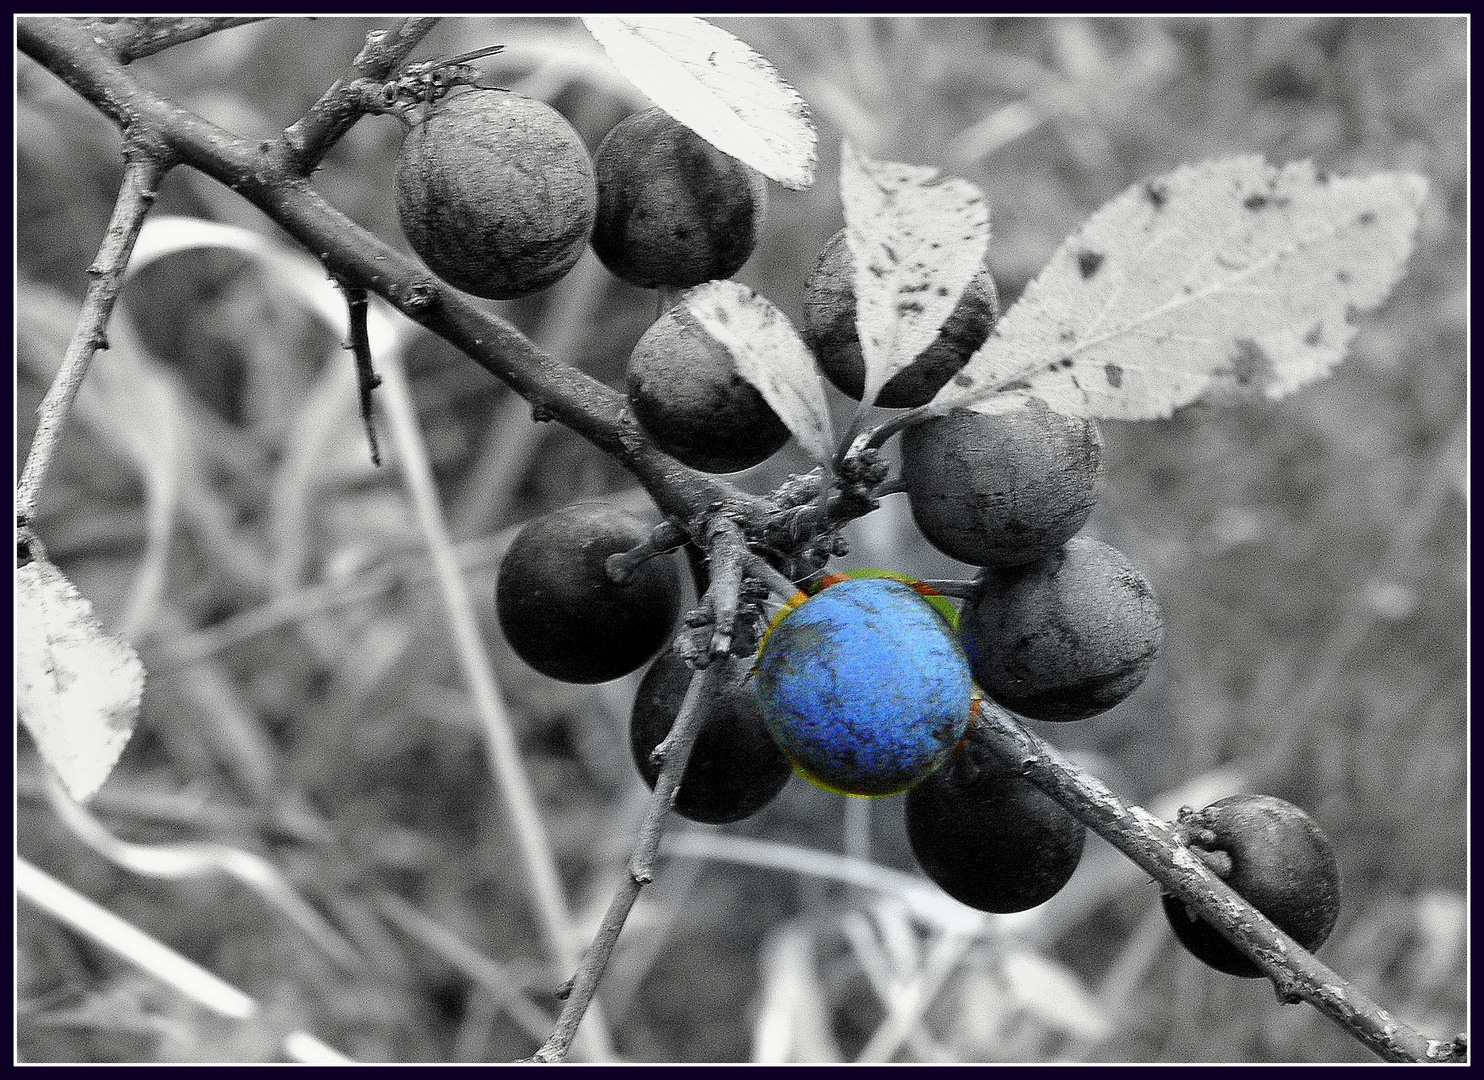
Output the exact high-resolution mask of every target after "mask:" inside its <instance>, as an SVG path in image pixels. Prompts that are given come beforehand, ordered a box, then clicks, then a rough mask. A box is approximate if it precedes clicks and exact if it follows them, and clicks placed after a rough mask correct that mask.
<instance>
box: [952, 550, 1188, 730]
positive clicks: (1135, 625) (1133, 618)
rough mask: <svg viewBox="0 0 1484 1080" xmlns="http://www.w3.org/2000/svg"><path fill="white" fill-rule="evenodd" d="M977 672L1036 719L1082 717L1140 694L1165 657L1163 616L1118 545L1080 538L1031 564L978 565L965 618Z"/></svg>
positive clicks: (996, 694)
mask: <svg viewBox="0 0 1484 1080" xmlns="http://www.w3.org/2000/svg"><path fill="white" fill-rule="evenodd" d="M958 629H959V638H960V640H961V641H962V642H963V646H964V651H965V652H966V653H967V654H968V656H969V664H970V666H971V667H972V668H973V671H974V678H975V680H977V681H978V683H979V686H980V687H981V688H982V689H983V690H984V692H985V693H986V694H988V695H989V696H990V697H992V698H994V700H995V701H997V702H999V703H1000V704H1001V705H1003V706H1005V708H1007V709H1010V710H1012V711H1014V712H1017V713H1020V714H1021V715H1022V716H1029V717H1031V718H1032V719H1034V720H1082V719H1085V718H1086V717H1089V716H1095V715H1096V714H1098V713H1100V712H1106V711H1107V710H1108V709H1111V708H1112V707H1113V706H1114V705H1117V704H1118V703H1119V702H1120V701H1122V700H1123V699H1124V698H1126V697H1128V695H1129V694H1131V693H1133V692H1134V690H1135V689H1136V688H1137V687H1138V685H1139V684H1140V683H1142V682H1143V681H1144V676H1146V675H1147V674H1149V669H1150V667H1151V666H1153V664H1154V659H1155V657H1156V656H1158V655H1159V648H1160V645H1161V644H1163V642H1164V617H1163V616H1162V615H1161V613H1160V609H1159V598H1158V597H1157V596H1156V595H1155V593H1154V588H1153V587H1152V586H1151V585H1150V584H1149V582H1148V580H1147V579H1146V578H1145V577H1144V575H1143V574H1141V573H1139V571H1138V570H1137V569H1136V568H1135V567H1134V565H1133V563H1131V562H1129V560H1128V557H1127V556H1126V555H1124V554H1123V552H1121V551H1119V550H1118V549H1117V548H1113V547H1109V546H1108V545H1107V544H1104V543H1102V542H1101V541H1098V540H1091V539H1088V538H1086V537H1081V536H1074V537H1073V538H1072V539H1071V540H1068V541H1067V543H1066V545H1065V546H1064V547H1063V548H1062V549H1061V550H1060V551H1058V552H1056V553H1055V554H1053V555H1048V556H1046V558H1044V559H1039V560H1037V561H1036V562H1033V563H1028V564H1026V565H1025V566H1011V567H999V568H989V569H985V570H982V571H980V573H979V576H978V578H976V579H975V582H974V590H973V595H972V596H971V597H970V599H969V601H968V603H966V604H965V605H964V608H963V611H962V612H961V614H960V616H959V627H958Z"/></svg>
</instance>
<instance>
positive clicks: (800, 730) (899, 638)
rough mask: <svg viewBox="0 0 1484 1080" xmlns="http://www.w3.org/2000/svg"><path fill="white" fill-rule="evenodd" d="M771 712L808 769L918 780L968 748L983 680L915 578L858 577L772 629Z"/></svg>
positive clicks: (846, 788) (780, 737) (795, 759)
mask: <svg viewBox="0 0 1484 1080" xmlns="http://www.w3.org/2000/svg"><path fill="white" fill-rule="evenodd" d="M755 683H756V689H757V694H758V700H759V701H760V702H761V703H762V707H763V721H764V723H765V724H767V727H768V731H769V733H770V734H771V735H772V736H773V739H774V741H775V742H777V743H778V746H779V748H780V749H781V750H782V751H783V753H784V755H785V756H786V757H787V758H788V759H789V761H790V762H791V763H792V765H793V767H794V771H795V772H797V773H798V774H799V775H801V776H803V777H804V778H805V779H806V780H808V781H810V782H811V783H813V784H816V785H818V786H819V787H822V788H825V789H827V790H830V791H836V792H841V793H843V794H846V795H895V794H897V793H898V792H902V791H906V790H907V789H908V788H910V787H911V786H912V785H913V784H916V783H917V782H918V781H919V780H921V779H923V777H925V776H927V775H928V774H929V773H931V772H932V771H933V770H934V769H936V768H937V767H938V766H939V765H941V764H943V762H944V761H946V760H947V759H948V758H949V757H950V756H951V755H952V753H953V752H954V750H955V749H956V748H957V746H958V744H959V741H960V740H961V739H962V738H963V736H964V733H965V732H966V731H967V730H968V726H969V720H970V716H971V708H972V697H973V691H974V680H973V677H972V676H971V675H970V673H969V664H968V661H967V660H966V659H965V657H964V653H963V649H962V647H961V646H960V645H959V643H958V641H957V639H956V638H955V636H954V634H953V631H952V629H951V628H950V627H949V625H948V623H947V622H946V621H945V620H944V619H943V617H942V616H941V615H939V613H938V612H937V611H936V610H935V609H934V608H933V607H932V605H931V604H929V603H928V602H927V601H926V600H925V599H924V598H923V597H922V596H920V595H918V593H917V592H916V591H915V590H914V589H913V588H912V587H911V586H910V585H906V584H904V583H902V582H900V581H895V580H891V579H887V578H851V579H848V580H845V581H841V582H840V583H838V584H835V585H831V586H830V587H829V588H827V589H825V590H824V591H822V592H820V593H819V594H818V595H816V596H813V597H810V598H809V599H808V600H806V601H804V602H803V603H802V604H801V605H799V607H798V608H797V609H796V610H794V611H792V612H790V613H789V614H788V615H787V616H786V617H785V618H784V619H783V620H782V621H780V622H778V623H777V624H776V625H775V626H774V627H773V628H772V630H771V631H770V632H769V634H768V636H767V637H766V639H765V640H764V641H763V645H762V648H761V650H759V654H758V662H757V672H756V677H755Z"/></svg>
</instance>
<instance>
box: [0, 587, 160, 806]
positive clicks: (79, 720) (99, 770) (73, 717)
mask: <svg viewBox="0 0 1484 1080" xmlns="http://www.w3.org/2000/svg"><path fill="white" fill-rule="evenodd" d="M15 579H16V610H15V692H16V707H17V710H18V711H19V713H20V717H21V722H22V723H23V724H25V725H26V730H28V731H29V732H30V733H31V737H32V738H33V739H35V740H36V746H37V748H38V749H39V750H40V751H41V756H42V758H43V759H44V760H45V761H46V763H47V764H48V765H49V766H51V768H52V770H53V771H54V772H56V774H57V776H58V777H59V778H60V779H61V781H62V784H63V786H65V787H66V789H67V793H68V794H69V795H71V796H72V798H74V799H76V800H78V801H79V802H81V801H82V800H84V799H87V798H89V797H90V796H91V795H92V794H93V793H94V792H96V791H97V790H98V789H99V788H100V787H102V786H103V781H105V780H107V779H108V774H109V773H110V772H112V771H113V766H114V765H115V764H116V763H117V761H118V759H119V755H120V754H122V753H123V751H124V746H125V744H126V743H128V741H129V736H130V735H132V734H133V733H134V723H135V721H136V720H137V719H138V718H139V701H140V698H141V696H142V695H143V693H144V665H143V664H142V663H140V661H139V656H138V654H136V653H135V652H134V650H133V648H131V647H130V646H129V645H128V644H127V643H126V642H123V641H120V640H119V639H117V638H114V637H110V636H109V635H108V634H107V633H105V632H104V630H103V627H101V626H100V625H98V620H97V619H96V618H95V617H94V615H93V605H92V604H90V603H89V602H88V601H87V600H86V599H84V598H83V596H82V595H81V594H80V593H79V592H78V591H77V589H76V588H75V587H74V586H73V584H72V582H70V581H68V580H67V578H66V576H65V575H64V574H63V573H62V572H61V571H60V570H58V569H57V568H56V567H55V566H53V565H52V564H51V563H49V562H47V561H46V560H44V559H34V560H33V561H31V562H29V563H27V564H26V565H25V566H22V567H20V568H19V569H17V570H16V572H15Z"/></svg>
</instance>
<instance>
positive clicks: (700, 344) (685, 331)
mask: <svg viewBox="0 0 1484 1080" xmlns="http://www.w3.org/2000/svg"><path fill="white" fill-rule="evenodd" d="M627 381H628V393H629V405H630V407H631V408H632V409H633V410H634V416H635V418H636V419H637V420H638V421H639V426H640V427H642V428H643V429H644V432H645V434H647V435H648V436H649V437H650V439H652V440H653V441H654V443H655V445H656V446H658V447H659V448H660V449H661V450H663V451H665V452H666V453H667V454H669V455H670V456H671V457H674V458H677V459H679V460H680V461H682V462H684V463H685V464H687V465H689V466H690V467H691V468H693V469H700V470H701V471H702V472H711V473H726V472H738V471H739V470H742V469H748V468H751V467H752V466H754V465H757V464H759V463H760V462H763V461H765V460H767V459H768V458H770V457H772V456H773V454H775V453H777V452H778V450H779V449H781V448H782V447H783V444H784V443H786V442H788V439H789V430H788V428H787V427H786V426H785V425H784V423H783V421H782V420H780V419H779V418H778V414H777V413H775V412H774V411H773V410H772V408H770V407H769V405H768V403H767V402H766V401H764V400H763V396H762V394H760V393H758V391H757V389H756V388H755V387H754V386H753V385H752V384H751V383H749V382H748V381H747V380H746V379H744V378H743V377H742V376H741V374H739V373H738V371H737V364H736V361H735V360H733V359H732V354H731V352H730V351H729V350H728V349H727V347H726V346H725V345H723V344H721V342H719V341H717V340H716V339H715V338H714V337H712V336H711V335H710V334H709V333H707V331H706V330H705V329H704V328H703V327H702V326H701V324H700V323H698V322H697V321H696V319H695V317H694V316H693V315H691V314H690V312H688V311H687V310H685V308H684V306H683V305H677V306H676V307H673V308H671V309H670V310H669V311H667V312H666V313H665V314H664V315H661V316H660V317H659V318H658V319H656V320H655V321H654V323H653V325H651V326H650V328H649V329H648V330H646V331H645V333H644V336H643V337H641V338H640V339H639V342H638V344H637V345H635V346H634V351H633V353H632V354H631V355H630V356H629V366H628V376H627Z"/></svg>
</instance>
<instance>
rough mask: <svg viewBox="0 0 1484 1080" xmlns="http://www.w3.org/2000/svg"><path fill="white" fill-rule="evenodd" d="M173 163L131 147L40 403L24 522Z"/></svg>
mask: <svg viewBox="0 0 1484 1080" xmlns="http://www.w3.org/2000/svg"><path fill="white" fill-rule="evenodd" d="M170 164H171V162H170V160H169V158H168V156H167V155H166V154H164V153H163V152H162V151H160V150H159V149H157V148H155V147H144V146H142V145H138V144H133V145H130V147H129V148H128V150H127V151H126V155H125V166H124V180H123V184H122V185H121V186H120V188H119V194H118V199H117V200H115V202H114V204H113V217H112V218H110V219H109V222H108V231H107V233H106V234H105V235H104V237H103V243H102V245H101V246H100V247H99V248H98V257H97V258H96V259H94V260H93V264H92V265H91V266H89V267H88V276H89V277H90V278H91V280H90V281H89V282H88V288H87V293H86V294H85V295H84V296H83V302H82V314H81V316H80V317H79V318H78V320H77V328H76V329H75V330H74V331H73V332H72V340H71V341H69V342H68V343H67V351H66V353H65V354H64V355H63V357H62V366H61V369H60V370H59V371H58V372H57V377H56V379H55V380H53V382H52V385H51V387H50V388H49V389H48V390H47V392H46V397H45V398H43V399H42V402H41V407H40V408H39V409H37V423H36V437H35V438H34V439H32V440H31V449H30V452H29V453H28V454H27V455H26V465H25V468H24V469H23V470H22V472H21V479H20V482H19V483H18V484H17V486H16V497H15V516H16V522H17V524H18V525H20V526H22V527H24V526H26V525H28V524H29V523H30V522H31V520H32V518H34V517H35V516H36V502H37V500H38V499H39V498H40V496H41V485H42V482H43V481H44V480H45V479H46V470H47V468H48V467H49V466H50V465H51V460H52V456H53V455H54V454H55V453H56V449H57V441H58V439H59V438H60V437H61V434H62V427H63V425H64V424H65V423H66V421H67V415H68V413H70V412H71V411H72V403H73V401H75V400H76V398H77V391H78V390H79V389H80V388H81V387H82V380H83V378H84V377H85V376H86V375H87V373H88V367H89V365H90V364H91V363H92V362H93V356H94V354H95V353H97V351H98V350H99V349H106V348H108V336H107V334H106V333H105V328H106V327H107V326H108V318H109V316H110V315H111V314H112V313H113V304H114V301H115V300H117V299H118V294H119V287H120V286H121V285H122V283H123V279H124V268H125V267H126V266H128V264H129V256H130V254H131V253H132V252H133V251H134V241H135V240H137V239H138V238H139V230H140V229H141V228H142V227H143V225H144V218H145V215H146V214H148V213H149V208H150V207H151V206H153V205H154V201H155V195H156V193H157V192H158V191H159V187H160V181H161V179H162V178H163V177H164V175H165V173H166V172H167V171H169V168H170Z"/></svg>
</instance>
